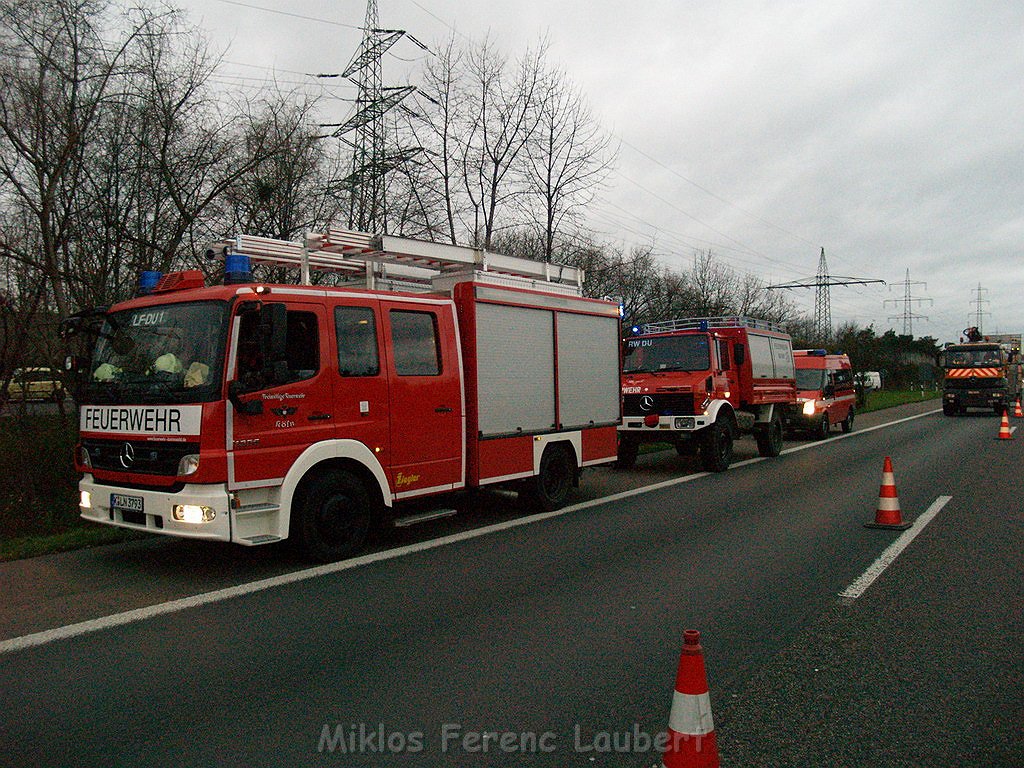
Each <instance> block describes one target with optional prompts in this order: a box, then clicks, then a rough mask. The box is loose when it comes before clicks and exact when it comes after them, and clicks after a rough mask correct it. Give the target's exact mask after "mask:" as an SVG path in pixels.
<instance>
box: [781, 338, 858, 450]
mask: <svg viewBox="0 0 1024 768" xmlns="http://www.w3.org/2000/svg"><path fill="white" fill-rule="evenodd" d="M793 359H794V360H795V362H796V389H797V392H796V405H795V406H792V407H789V408H786V410H785V411H784V412H783V415H782V418H783V423H784V424H785V426H786V429H792V430H801V431H805V432H810V433H811V434H812V435H814V437H816V438H818V439H819V440H823V439H825V438H826V437H828V436H829V433H830V431H831V430H832V426H833V425H834V424H839V425H840V427H841V428H842V430H843V432H850V431H852V430H853V417H854V407H855V403H856V401H857V393H856V391H855V390H854V387H853V366H852V365H850V358H849V357H848V356H847V355H830V354H828V352H826V351H825V350H824V349H797V350H794V351H793Z"/></svg>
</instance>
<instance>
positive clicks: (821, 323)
mask: <svg viewBox="0 0 1024 768" xmlns="http://www.w3.org/2000/svg"><path fill="white" fill-rule="evenodd" d="M884 282H885V281H884V280H874V279H868V278H862V277H842V276H839V275H830V274H829V273H828V263H827V262H826V261H825V249H824V248H822V249H821V258H819V259H818V274H817V276H815V278H814V279H813V281H812V280H795V281H794V282H792V283H780V284H779V285H769V286H768V289H769V290H775V289H778V288H786V289H791V288H816V289H817V292H816V293H815V296H814V335H815V337H816V338H817V340H818V341H821V342H829V341H831V340H832V294H831V291H830V289H831V287H832V286H833V285H867V284H869V283H884Z"/></svg>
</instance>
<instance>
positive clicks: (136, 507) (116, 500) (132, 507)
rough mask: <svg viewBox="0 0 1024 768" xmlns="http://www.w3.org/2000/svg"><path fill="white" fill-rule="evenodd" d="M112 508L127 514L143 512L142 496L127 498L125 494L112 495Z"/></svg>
mask: <svg viewBox="0 0 1024 768" xmlns="http://www.w3.org/2000/svg"><path fill="white" fill-rule="evenodd" d="M110 508H111V509H117V510H123V511H126V512H141V511H142V497H141V496H125V495H124V494H123V493H112V494H110Z"/></svg>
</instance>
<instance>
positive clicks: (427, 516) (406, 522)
mask: <svg viewBox="0 0 1024 768" xmlns="http://www.w3.org/2000/svg"><path fill="white" fill-rule="evenodd" d="M456 512H457V510H454V509H432V510H430V511H429V512H420V513H419V514H417V515H409V516H408V517H399V518H396V519H395V522H394V525H395V527H396V528H408V527H409V526H410V525H416V524H418V523H426V522H428V521H430V520H439V519H440V518H442V517H451V516H452V515H454V514H455V513H456Z"/></svg>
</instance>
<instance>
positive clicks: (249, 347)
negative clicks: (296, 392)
mask: <svg viewBox="0 0 1024 768" xmlns="http://www.w3.org/2000/svg"><path fill="white" fill-rule="evenodd" d="M287 318H288V329H287V332H286V336H285V351H286V355H287V357H286V363H287V377H286V379H285V380H284V381H276V382H274V386H280V385H282V384H290V383H292V382H295V381H302V380H303V379H309V378H312V377H313V376H315V375H316V373H317V371H318V370H319V369H320V333H319V329H318V328H317V322H316V315H315V314H313V313H312V312H293V311H289V312H288V313H287ZM259 334H260V330H259V318H258V316H257V315H256V314H255V313H253V314H249V315H245V316H243V317H242V326H241V330H240V332H239V337H238V378H239V379H240V380H241V381H242V382H243V383H245V384H246V386H247V388H249V389H257V388H261V387H264V386H270V382H267V381H265V380H264V370H263V364H264V361H263V350H262V347H261V344H260V336H259Z"/></svg>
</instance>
